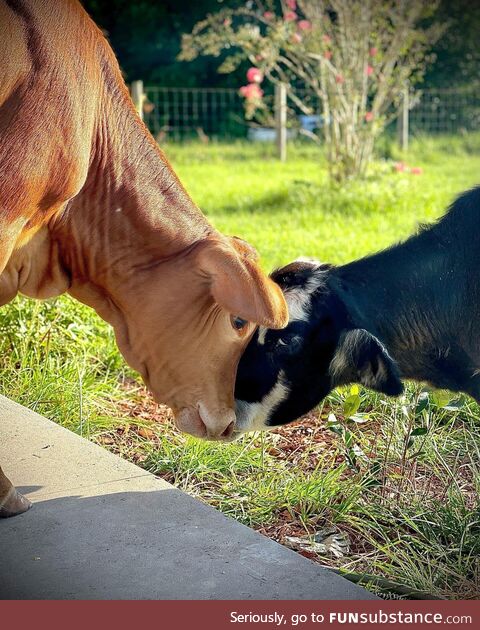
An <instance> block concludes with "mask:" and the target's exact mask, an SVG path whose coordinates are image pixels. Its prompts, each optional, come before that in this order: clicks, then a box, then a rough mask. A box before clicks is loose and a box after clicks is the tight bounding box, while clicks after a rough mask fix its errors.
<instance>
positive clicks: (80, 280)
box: [0, 88, 215, 320]
mask: <svg viewBox="0 0 480 630" xmlns="http://www.w3.org/2000/svg"><path fill="white" fill-rule="evenodd" d="M112 92H113V95H107V96H106V97H105V99H104V101H103V104H102V107H101V108H100V110H101V111H100V112H99V118H98V119H99V122H98V124H97V129H96V133H95V135H94V141H93V146H92V149H91V157H90V166H89V170H88V173H87V175H86V180H85V184H84V186H83V188H82V189H81V191H80V192H79V193H78V194H77V195H76V196H75V197H74V198H73V199H72V200H71V201H70V202H68V203H67V205H66V207H65V209H64V212H63V213H62V214H61V216H58V217H54V218H53V219H52V220H51V221H50V224H49V226H48V228H47V227H44V228H41V229H40V231H39V232H38V233H37V234H36V235H35V236H34V237H33V238H32V239H31V240H30V241H29V242H28V243H27V245H25V246H24V247H22V248H20V249H19V250H17V251H16V252H14V254H13V255H12V257H11V261H10V264H9V265H7V268H6V269H5V271H4V273H3V274H1V275H0V304H1V303H5V302H7V301H9V300H10V299H12V297H14V295H15V294H16V292H17V291H20V292H23V293H25V294H27V295H29V296H31V297H39V298H45V297H50V296H53V295H59V294H61V293H63V292H64V291H65V290H67V288H68V287H69V286H70V292H71V293H72V294H73V295H74V296H75V297H77V298H78V299H81V300H82V301H84V302H87V303H88V304H90V305H91V306H93V307H94V308H95V309H96V310H97V311H99V312H101V311H102V308H103V307H102V306H101V305H99V304H98V300H99V296H100V295H110V293H112V292H113V294H115V293H117V292H119V291H122V288H123V286H124V284H125V281H126V279H127V278H128V277H131V276H134V274H135V271H136V270H141V269H148V268H151V267H155V266H157V265H158V264H160V263H162V262H163V261H168V260H172V258H175V256H178V255H181V254H182V253H188V252H189V251H190V250H191V249H192V248H193V247H194V246H195V245H196V244H197V243H198V242H200V241H202V240H203V239H205V238H206V237H207V236H209V235H211V234H213V233H215V231H214V230H213V228H212V227H211V226H210V224H209V223H208V221H207V220H206V218H205V217H204V216H203V215H202V214H201V212H200V211H199V210H198V208H197V207H196V206H195V204H194V203H193V201H192V200H191V199H190V197H189V196H188V194H187V192H186V191H185V189H184V188H183V186H182V185H181V183H180V181H179V180H178V178H177V177H176V175H175V173H174V172H173V171H172V169H171V167H170V165H169V163H168V161H167V159H166V157H165V156H164V155H163V153H162V152H161V151H160V149H159V148H158V147H157V146H156V144H155V142H154V140H153V138H151V136H150V135H149V134H148V132H147V131H146V129H145V127H144V126H143V123H141V121H140V120H139V119H138V117H137V115H136V113H135V111H134V110H133V107H132V105H131V103H130V101H129V99H128V97H127V95H126V93H125V92H124V91H123V89H120V88H118V89H117V88H114V89H113V90H112ZM79 286H81V287H82V290H81V291H80V292H79V291H78V287H79ZM92 292H93V293H92ZM92 295H93V299H92ZM100 314H101V315H102V316H103V317H105V318H106V319H109V320H111V317H110V316H107V314H106V313H102V312H101V313H100Z"/></svg>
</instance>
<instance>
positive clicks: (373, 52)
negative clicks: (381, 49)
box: [368, 46, 378, 57]
mask: <svg viewBox="0 0 480 630" xmlns="http://www.w3.org/2000/svg"><path fill="white" fill-rule="evenodd" d="M377 53H378V48H375V46H372V47H371V48H370V50H369V51H368V54H369V55H370V57H375V55H376V54H377Z"/></svg>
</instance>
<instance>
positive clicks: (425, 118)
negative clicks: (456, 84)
mask: <svg viewBox="0 0 480 630" xmlns="http://www.w3.org/2000/svg"><path fill="white" fill-rule="evenodd" d="M409 125H410V131H411V133H412V134H414V135H415V134H418V133H425V134H443V133H445V134H449V133H462V132H466V131H477V130H480V89H479V87H478V86H475V87H473V86H472V87H469V88H464V89H443V90H440V89H436V90H434V89H426V90H422V91H421V92H420V98H419V100H418V103H417V104H416V105H415V106H414V107H412V109H410V112H409Z"/></svg>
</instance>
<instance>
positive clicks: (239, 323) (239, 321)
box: [231, 315, 248, 330]
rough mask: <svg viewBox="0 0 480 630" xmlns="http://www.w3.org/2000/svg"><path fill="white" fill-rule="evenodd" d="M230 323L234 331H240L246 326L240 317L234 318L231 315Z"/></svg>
mask: <svg viewBox="0 0 480 630" xmlns="http://www.w3.org/2000/svg"><path fill="white" fill-rule="evenodd" d="M231 321H232V326H233V327H234V328H235V330H242V328H245V326H246V325H247V324H248V322H247V321H246V320H245V319H242V318H241V317H234V316H233V315H232V318H231Z"/></svg>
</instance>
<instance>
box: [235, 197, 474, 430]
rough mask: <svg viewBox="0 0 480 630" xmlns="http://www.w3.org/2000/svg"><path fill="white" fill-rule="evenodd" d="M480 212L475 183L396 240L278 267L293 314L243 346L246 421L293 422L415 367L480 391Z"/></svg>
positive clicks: (381, 386) (397, 383)
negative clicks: (342, 393)
mask: <svg viewBox="0 0 480 630" xmlns="http://www.w3.org/2000/svg"><path fill="white" fill-rule="evenodd" d="M479 224H480V188H477V189H474V190H471V191H469V192H466V193H465V194H463V195H462V196H461V197H459V198H458V199H457V200H456V201H455V203H454V204H453V205H452V206H451V208H450V209H449V211H448V212H447V214H446V215H445V216H444V217H443V218H442V219H441V220H440V221H438V223H436V224H434V225H432V226H428V227H423V228H422V229H421V230H420V232H419V233H418V234H417V235H415V236H412V237H411V238H410V239H408V240H407V241H405V242H404V243H401V244H399V245H396V246H394V247H391V248H390V249H387V250H385V251H382V252H379V253H377V254H374V255H372V256H367V257H366V258H363V259H361V260H356V261H354V262H351V263H349V264H347V265H342V266H338V267H333V266H330V265H323V264H320V263H318V262H314V261H296V262H294V263H291V264H290V265H287V266H286V267H284V268H283V269H280V270H278V271H276V272H275V273H274V274H273V277H274V279H275V280H276V281H277V282H278V283H279V284H280V286H281V287H282V288H283V290H284V294H285V297H286V299H287V303H288V305H289V309H290V322H289V325H288V327H287V328H285V329H284V330H282V331H278V332H277V331H271V330H267V329H262V328H260V329H259V330H258V332H256V333H255V335H254V337H253V338H252V339H251V341H250V343H249V346H248V347H247V350H246V352H245V354H244V355H243V357H242V360H241V362H240V365H239V370H238V375H237V383H236V394H235V395H236V399H237V431H238V432H242V431H248V430H250V429H261V428H265V427H272V426H276V425H279V424H284V423H286V422H290V421H292V420H294V419H296V418H298V417H299V416H301V415H303V414H304V413H306V412H307V411H309V410H310V409H312V408H313V407H314V406H315V405H317V404H318V403H319V402H320V401H321V400H322V399H323V398H324V397H325V396H326V395H327V394H328V393H329V392H330V391H331V390H332V389H333V388H335V387H337V386H338V385H343V384H346V383H349V382H360V383H362V384H364V385H365V386H367V387H370V388H373V389H375V390H378V391H380V392H384V393H386V394H388V395H398V394H399V393H401V391H402V383H401V379H403V378H405V379H413V380H417V381H426V382H428V383H430V384H431V385H433V386H434V387H437V388H446V389H450V390H453V391H459V392H465V393H467V394H469V395H470V396H472V397H473V398H475V399H476V400H477V401H479V402H480V266H479V261H480V231H479Z"/></svg>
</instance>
